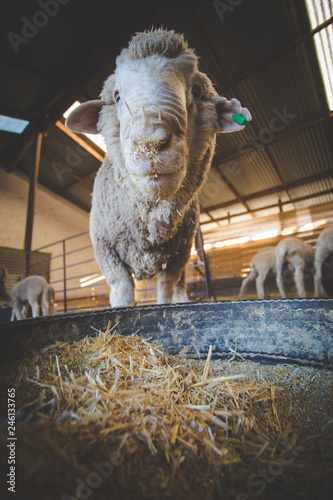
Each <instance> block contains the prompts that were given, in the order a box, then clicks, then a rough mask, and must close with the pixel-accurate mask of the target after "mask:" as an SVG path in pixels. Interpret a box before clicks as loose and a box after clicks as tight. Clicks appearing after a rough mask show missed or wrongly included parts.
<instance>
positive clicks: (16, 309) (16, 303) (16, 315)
mask: <svg viewBox="0 0 333 500" xmlns="http://www.w3.org/2000/svg"><path fill="white" fill-rule="evenodd" d="M21 309H22V304H21V301H20V300H19V299H18V298H17V297H13V309H12V316H11V318H10V321H15V319H17V320H20V319H24V316H22V312H21Z"/></svg>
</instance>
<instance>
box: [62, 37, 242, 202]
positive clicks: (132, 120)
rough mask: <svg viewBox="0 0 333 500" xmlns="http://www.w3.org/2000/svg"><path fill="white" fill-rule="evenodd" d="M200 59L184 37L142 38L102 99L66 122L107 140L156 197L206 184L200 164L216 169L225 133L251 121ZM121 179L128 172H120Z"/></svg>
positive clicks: (132, 177) (126, 53)
mask: <svg viewBox="0 0 333 500" xmlns="http://www.w3.org/2000/svg"><path fill="white" fill-rule="evenodd" d="M197 65H198V61H197V57H196V56H195V54H194V53H193V51H192V50H190V49H189V48H188V47H187V44H186V42H185V41H184V39H183V36H182V35H177V34H175V33H174V32H173V31H164V30H155V31H151V32H145V33H140V34H138V35H136V36H135V37H134V38H133V39H132V41H131V42H130V44H129V47H128V48H127V49H124V50H123V51H122V52H121V54H120V56H118V58H117V65H116V70H115V72H114V74H112V75H111V76H110V77H109V78H108V79H107V80H106V82H105V84H104V88H103V91H102V93H101V100H96V101H89V102H87V103H84V104H82V105H81V106H80V107H79V108H77V109H76V110H74V111H73V112H72V114H71V115H70V116H69V117H68V119H67V122H66V125H67V126H68V128H70V129H72V130H74V131H77V132H89V133H98V132H99V131H100V132H101V133H102V135H103V136H104V138H105V141H106V145H107V149H108V153H107V154H108V155H110V157H111V158H112V157H114V156H115V155H114V154H113V153H114V152H115V151H116V153H117V155H118V156H119V153H120V154H121V156H122V158H123V160H124V165H123V167H124V168H125V171H124V172H123V173H122V176H123V177H124V176H127V177H128V178H129V181H130V182H133V183H134V184H135V187H136V188H138V189H139V190H140V192H142V194H143V196H144V197H145V198H146V199H149V200H153V201H154V200H158V199H169V198H170V197H172V196H173V195H175V193H176V192H177V191H178V190H179V189H180V187H181V186H182V185H183V186H185V185H186V182H185V178H186V177H187V176H188V175H190V176H192V177H193V176H196V177H198V179H201V180H200V182H199V181H198V182H196V183H195V184H196V187H198V185H199V184H200V183H202V182H203V180H204V179H205V177H206V174H207V172H201V171H200V168H199V167H198V165H199V164H200V163H202V162H203V159H204V158H205V161H204V169H205V170H207V168H208V167H209V165H208V163H210V162H207V156H209V160H210V159H211V157H212V155H213V152H214V147H215V135H216V133H217V132H232V131H235V130H241V129H242V128H244V126H242V125H239V124H237V123H235V122H234V121H233V120H232V115H233V114H234V113H239V114H242V115H243V116H244V117H245V118H246V120H248V121H249V120H250V119H251V116H250V113H249V111H248V110H247V109H245V108H241V106H240V103H239V102H238V101H237V100H236V99H232V100H231V101H227V100H226V99H225V98H222V97H219V96H218V94H217V93H216V91H215V90H214V88H213V86H212V83H211V81H210V80H209V79H208V77H207V76H206V75H204V74H203V73H201V72H199V71H198V68H197ZM119 178H120V175H119Z"/></svg>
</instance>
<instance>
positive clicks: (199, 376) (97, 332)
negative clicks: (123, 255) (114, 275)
mask: <svg viewBox="0 0 333 500" xmlns="http://www.w3.org/2000/svg"><path fill="white" fill-rule="evenodd" d="M264 302H266V301H262V302H261V303H260V304H259V301H253V302H252V307H250V308H249V306H250V305H251V304H249V303H246V304H245V303H238V306H239V307H240V308H239V309H238V313H239V314H241V311H243V315H244V314H245V312H244V311H246V314H249V312H250V310H251V311H253V310H254V309H255V308H257V313H256V314H259V315H260V317H261V323H262V324H261V325H259V324H258V325H257V332H258V337H259V339H261V338H262V333H263V331H264V329H266V336H267V337H271V336H272V335H273V333H274V331H275V330H277V328H275V327H277V325H276V324H275V323H276V322H278V323H279V324H280V327H281V325H282V323H283V321H284V322H285V324H286V326H287V324H288V323H289V329H291V327H293V328H295V327H296V326H297V324H296V323H295V322H293V321H292V318H294V320H295V321H296V320H297V321H298V322H299V320H300V316H299V315H297V314H298V313H297V311H298V312H299V311H300V310H302V308H303V310H302V311H303V316H306V312H305V311H304V307H305V305H307V307H308V308H309V309H310V316H311V318H307V319H306V321H305V323H304V324H305V325H306V324H307V323H308V322H309V321H310V322H311V325H312V326H311V328H312V331H313V338H314V339H315V341H314V342H313V345H312V346H311V345H310V344H308V347H309V352H308V355H307V357H303V358H302V356H300V357H298V358H297V356H296V355H295V352H294V351H292V350H291V349H290V346H289V351H288V352H287V351H286V352H284V356H282V354H281V352H278V351H279V346H278V345H275V357H272V360H273V361H274V364H262V363H259V362H254V361H251V360H250V359H245V356H246V353H245V352H244V349H243V348H244V346H243V345H242V344H241V342H239V343H237V345H235V344H234V345H233V348H232V349H229V350H228V353H226V352H225V354H226V356H225V357H226V359H224V360H221V359H210V355H209V354H208V355H207V352H208V349H205V348H204V347H205V346H206V344H202V345H201V346H200V347H201V348H202V349H199V351H200V352H201V356H200V358H201V359H192V357H191V358H188V357H187V356H188V355H189V353H190V349H189V345H185V346H183V347H182V348H181V346H180V345H179V344H177V342H178V340H179V337H178V336H177V335H176V331H175V329H174V323H173V322H172V317H173V319H174V321H175V322H177V321H178V323H179V316H178V315H177V312H179V310H180V308H181V307H182V308H183V309H181V310H182V314H183V316H182V317H183V321H184V322H186V318H188V317H189V316H190V315H191V314H192V319H193V321H192V324H191V326H192V327H194V328H195V329H197V330H198V329H199V325H200V328H201V333H202V334H203V336H204V338H205V342H206V343H207V342H208V341H209V340H212V339H215V340H216V338H215V337H211V338H210V339H209V338H208V337H207V332H206V329H207V328H208V324H207V325H203V324H202V320H200V311H201V312H204V313H205V315H206V316H205V317H207V310H209V307H212V308H213V309H212V310H213V311H214V315H213V316H214V318H215V319H216V321H220V320H221V317H220V316H219V315H221V314H222V312H226V309H224V308H226V307H227V308H229V313H228V314H229V316H232V311H231V310H232V308H233V307H235V308H236V309H237V307H236V303H233V304H234V305H233V304H231V303H229V304H228V305H226V304H224V305H223V307H222V306H220V305H219V304H212V305H211V306H210V305H209V304H201V305H197V304H195V305H193V304H188V305H186V307H185V308H184V306H165V307H164V306H163V307H162V308H159V307H153V308H150V309H149V310H146V308H138V309H139V310H140V311H138V310H132V311H129V310H127V311H120V310H119V311H113V313H112V314H117V315H118V316H117V318H118V319H117V321H113V320H115V319H116V318H115V317H113V316H112V314H111V317H110V311H109V312H108V313H106V312H104V313H99V314H100V316H98V317H97V316H95V317H94V316H92V315H90V316H89V318H90V325H89V330H90V333H89V335H88V336H87V330H86V326H87V325H88V313H86V315H85V316H84V319H83V317H82V315H81V316H80V317H79V318H78V317H76V319H75V320H74V317H73V316H74V315H67V316H63V317H62V318H57V317H54V318H51V319H50V318H46V319H38V320H27V321H25V322H20V323H17V324H16V329H15V330H13V328H14V327H13V326H12V325H7V333H8V332H9V331H11V333H12V336H11V338H10V339H8V336H7V337H5V336H4V335H5V332H6V327H5V326H4V327H3V329H2V332H1V334H2V336H1V341H2V347H3V348H4V350H3V351H2V352H3V353H5V355H4V356H3V358H2V364H1V367H0V380H1V385H2V391H1V395H2V396H1V408H3V409H5V408H6V407H7V401H6V396H7V389H8V388H10V387H15V389H16V397H15V404H16V430H15V432H16V437H17V441H16V464H15V466H16V494H15V498H17V499H24V500H28V499H30V498H31V499H32V498H34V499H37V500H38V499H43V500H49V499H50V500H53V499H58V498H61V499H62V500H72V499H88V498H92V499H98V500H99V499H100V500H104V499H105V500H106V499H111V498H117V499H141V498H142V499H146V498H147V499H155V498H159V499H169V498H172V499H183V498H186V499H193V500H196V499H197V498H198V499H199V498H200V500H201V499H207V500H209V499H224V500H228V499H237V500H245V499H249V498H251V499H263V500H264V499H270V500H272V499H273V500H275V499H276V500H278V499H282V498H283V499H289V498H290V499H300V500H310V499H313V498H320V499H324V500H325V499H326V498H327V499H328V498H331V492H332V487H333V476H332V470H333V420H332V419H333V391H332V383H333V372H332V371H331V369H330V370H329V369H327V368H331V367H330V359H331V358H330V356H329V353H326V354H328V355H327V356H326V358H325V357H323V355H322V350H323V348H325V349H328V350H329V351H330V350H331V349H332V307H331V306H332V301H316V303H315V304H314V302H313V301H287V302H286V301H281V303H280V304H278V302H280V301H275V304H271V303H269V304H268V303H266V309H265V304H264ZM271 302H273V301H271ZM242 306H243V309H242ZM221 307H222V309H221ZM261 307H262V309H260V308H261ZM207 308H208V309H207ZM244 308H245V309H244ZM248 308H249V309H248ZM290 308H291V309H292V314H290ZM230 309H231V310H230ZM143 311H145V312H146V313H147V315H148V316H149V314H148V313H149V312H150V313H151V314H153V313H154V314H156V315H157V316H156V317H157V318H158V317H159V314H160V313H161V314H162V317H163V316H164V326H165V327H168V328H169V327H170V328H169V332H168V334H167V333H166V332H164V333H165V335H164V337H163V335H162V344H163V343H164V345H165V349H163V348H161V347H160V346H157V345H156V338H152V336H153V335H152V332H150V333H149V332H148V333H147V335H144V334H145V331H146V332H147V330H149V328H148V326H147V328H142V325H143V324H144V321H143V319H142V318H143V316H141V323H140V322H139V321H138V316H136V315H137V314H141V315H142V312H143ZM193 311H195V312H196V317H194V316H193ZM274 311H275V320H274V321H275V323H274V321H273V319H272V318H273V316H274V314H273V313H274ZM288 311H289V312H288ZM277 313H279V314H277ZM103 314H104V315H106V316H105V317H103V321H102V319H101V318H102V315H103ZM208 316H209V314H208ZM270 316H271V320H272V321H269V318H270ZM107 317H108V318H109V319H108V321H107V324H106V326H105V327H103V328H101V326H100V324H101V322H102V323H103V322H104V320H105V319H107ZM129 317H130V318H132V319H133V318H134V320H135V322H134V323H133V324H132V323H131V321H130V320H129ZM152 317H153V316H152V315H150V322H151V320H152ZM278 317H279V320H278V319H277V318H278ZM126 318H127V319H126ZM243 319H244V317H243ZM252 319H253V320H254V318H252ZM134 320H133V321H134ZM281 322H282V323H281ZM257 323H258V322H257ZM66 324H67V325H70V326H68V327H67V329H66ZM184 324H185V323H184ZM59 325H61V328H62V329H63V331H64V332H65V335H64V336H63V337H62V338H61V336H60V335H59ZM73 325H75V328H74V326H73ZM84 325H85V326H84ZM133 325H135V328H134V327H133ZM227 326H228V325H227V324H226V328H225V332H226V335H228V328H227ZM298 326H299V324H298ZM129 327H130V328H131V329H132V332H131V333H132V335H130V331H129ZM140 327H141V331H140V332H137V331H138V329H139V328H140ZM210 327H211V328H212V329H214V325H212V318H210ZM273 327H274V328H273ZM303 327H304V325H303ZM251 328H252V327H251ZM159 329H161V326H159ZM180 329H181V328H180ZM33 330H35V333H33ZM122 330H123V331H124V332H125V331H126V335H125V336H123V335H120V334H119V333H118V332H120V333H123V332H122ZM183 330H184V329H183ZM245 330H246V328H245ZM184 331H185V339H186V340H187V341H188V335H187V333H186V329H185V330H184ZM23 332H25V338H24V333H23ZM249 332H250V331H247V334H249ZM272 332H273V333H272ZM136 333H139V334H141V337H138V336H137V335H134V336H133V334H136ZM183 333H184V332H183ZM245 333H246V331H245ZM250 334H251V332H250ZM307 334H308V332H307V330H306V328H305V327H304V336H307ZM142 335H143V336H142ZM251 335H252V334H251ZM251 335H250V336H251ZM220 336H221V337H223V336H224V327H223V324H220ZM145 337H146V338H145ZM273 337H274V335H273ZM167 339H169V342H168V341H167ZM170 339H172V341H171V340H170ZM195 339H197V337H195ZM281 339H282V340H283V339H284V337H283V336H282V337H281ZM239 340H241V338H239ZM275 340H276V339H275ZM320 341H321V342H322V344H321V347H320V345H319V344H320ZM326 341H327V343H326V344H325V342H326ZM38 342H39V346H38ZM185 344H186V342H185ZM172 345H176V346H177V349H178V350H177V355H174V354H172V355H171V354H167V353H166V352H165V351H166V350H169V351H170V350H171V346H172ZM211 345H212V346H213V347H214V348H213V350H212V351H213V355H214V352H215V353H216V351H218V349H217V345H215V344H213V343H212V344H211ZM197 347H198V346H197ZM206 347H207V346H206ZM225 347H226V346H225V345H224V348H225ZM266 347H267V346H266ZM298 349H300V350H302V344H300V345H298ZM255 350H257V352H256V354H257V357H258V354H259V352H258V351H259V350H258V347H257V346H256V347H253V349H252V352H251V356H252V357H253V352H255ZM14 351H15V352H14ZM331 352H332V351H331ZM288 353H289V354H288ZM320 353H321V354H320ZM261 354H263V353H261ZM268 354H269V353H268V352H266V353H265V356H266V358H265V359H266V361H267V358H268ZM271 354H272V353H270V355H271ZM286 354H288V355H289V358H288V356H286ZM6 355H7V357H6ZM293 355H294V356H295V358H294V359H295V360H297V362H298V364H295V363H293V362H292V359H290V356H293ZM283 357H284V359H285V360H286V359H287V360H288V363H286V362H278V359H277V358H279V359H281V360H282V358H283ZM320 357H321V359H320ZM5 358H6V359H5ZM300 361H301V362H302V363H303V364H304V363H305V364H307V365H308V366H300ZM320 364H322V366H321V369H319V368H318V366H320ZM325 367H326V368H325ZM2 413H3V414H2V415H1V416H2V417H3V418H2V422H3V421H4V420H5V418H6V411H4V412H2ZM7 437H8V428H7V423H5V424H4V425H2V428H1V438H2V439H1V442H2V445H3V446H6V445H5V444H4V443H6V442H8V440H7ZM7 456H8V452H7V453H5V454H1V457H2V458H1V468H2V469H3V471H4V474H2V476H1V477H2V478H4V477H6V474H7V473H8V470H7V469H8V463H7V460H6V458H7ZM7 486H8V485H7ZM7 486H6V484H2V485H1V489H2V490H4V491H5V490H6V489H7Z"/></svg>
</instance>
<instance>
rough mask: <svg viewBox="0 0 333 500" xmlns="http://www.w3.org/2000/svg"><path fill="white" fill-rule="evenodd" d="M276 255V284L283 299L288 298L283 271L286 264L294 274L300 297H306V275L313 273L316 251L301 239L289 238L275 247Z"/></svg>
mask: <svg viewBox="0 0 333 500" xmlns="http://www.w3.org/2000/svg"><path fill="white" fill-rule="evenodd" d="M275 255H276V284H277V287H278V289H279V291H280V294H281V297H282V298H286V297H287V295H286V292H285V289H284V284H283V277H282V274H283V273H282V270H283V266H284V264H285V263H287V264H288V268H289V269H292V270H293V272H294V280H295V284H296V289H297V295H298V297H306V291H305V286H304V273H305V272H308V273H309V274H312V273H313V257H314V251H313V248H312V247H311V245H309V244H307V243H304V241H302V240H301V239H299V238H296V237H294V236H289V237H287V238H283V239H282V240H281V241H280V242H279V243H278V244H277V245H276V247H275Z"/></svg>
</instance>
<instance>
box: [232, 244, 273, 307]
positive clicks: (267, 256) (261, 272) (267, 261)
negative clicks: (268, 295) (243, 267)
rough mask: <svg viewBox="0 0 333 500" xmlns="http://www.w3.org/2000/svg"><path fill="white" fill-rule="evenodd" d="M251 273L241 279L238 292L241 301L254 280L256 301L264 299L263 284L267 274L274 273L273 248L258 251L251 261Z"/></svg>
mask: <svg viewBox="0 0 333 500" xmlns="http://www.w3.org/2000/svg"><path fill="white" fill-rule="evenodd" d="M250 266H251V272H250V274H249V275H248V276H247V277H246V278H244V279H243V281H242V285H241V288H240V291H239V297H238V298H239V299H240V300H242V299H243V297H244V295H245V293H246V290H247V289H248V287H249V285H250V284H251V283H252V282H253V281H254V280H255V282H256V289H257V295H258V299H264V298H265V289H264V283H265V280H266V278H267V276H268V274H269V272H272V273H276V258H275V247H265V248H262V249H261V250H259V252H257V253H256V254H255V256H254V257H253V259H252V260H251V264H250Z"/></svg>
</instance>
